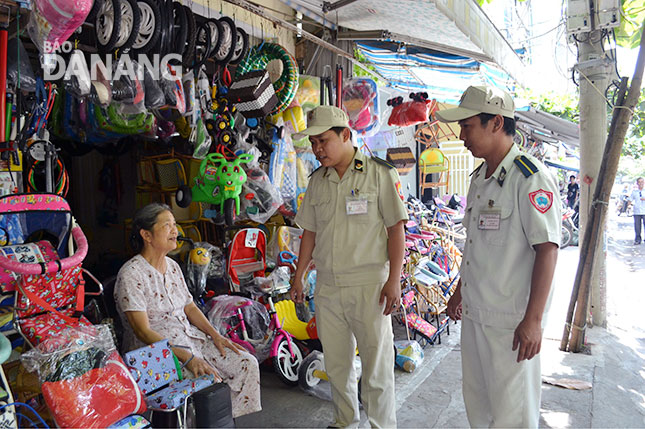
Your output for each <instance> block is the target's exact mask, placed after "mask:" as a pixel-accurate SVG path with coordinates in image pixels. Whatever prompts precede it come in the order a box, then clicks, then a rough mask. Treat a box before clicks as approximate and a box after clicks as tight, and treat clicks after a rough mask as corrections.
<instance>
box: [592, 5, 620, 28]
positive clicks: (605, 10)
mask: <svg viewBox="0 0 645 429" xmlns="http://www.w3.org/2000/svg"><path fill="white" fill-rule="evenodd" d="M620 8H621V6H620V0H594V21H595V24H596V30H601V29H604V28H614V27H618V26H619V25H620Z"/></svg>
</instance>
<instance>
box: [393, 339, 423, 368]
mask: <svg viewBox="0 0 645 429" xmlns="http://www.w3.org/2000/svg"><path fill="white" fill-rule="evenodd" d="M394 347H395V348H396V357H395V359H394V361H395V363H396V366H397V367H399V368H401V369H402V370H404V371H406V372H414V370H415V369H416V368H417V367H418V366H419V365H421V364H422V363H423V349H422V348H421V346H420V345H419V343H418V342H416V341H415V340H410V341H395V342H394Z"/></svg>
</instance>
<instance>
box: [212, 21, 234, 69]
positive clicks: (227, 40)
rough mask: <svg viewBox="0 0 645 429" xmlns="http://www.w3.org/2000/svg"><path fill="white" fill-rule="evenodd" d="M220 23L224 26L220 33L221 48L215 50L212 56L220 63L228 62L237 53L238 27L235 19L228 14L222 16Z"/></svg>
mask: <svg viewBox="0 0 645 429" xmlns="http://www.w3.org/2000/svg"><path fill="white" fill-rule="evenodd" d="M219 23H220V25H221V27H222V33H221V34H220V41H221V43H220V45H219V48H218V49H217V50H214V52H213V55H212V57H213V59H215V61H217V62H218V63H220V64H227V63H228V62H229V61H230V60H231V58H232V57H233V54H234V53H235V42H236V37H237V36H236V34H237V29H236V27H235V23H234V22H233V20H232V19H231V18H229V17H228V16H223V17H221V18H220V19H219Z"/></svg>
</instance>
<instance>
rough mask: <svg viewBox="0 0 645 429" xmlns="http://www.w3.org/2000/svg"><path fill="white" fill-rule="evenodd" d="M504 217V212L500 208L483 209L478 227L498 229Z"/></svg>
mask: <svg viewBox="0 0 645 429" xmlns="http://www.w3.org/2000/svg"><path fill="white" fill-rule="evenodd" d="M501 219H502V213H501V211H499V210H482V211H481V212H479V223H478V225H477V226H478V228H479V229H484V230H497V229H499V224H500V221H501Z"/></svg>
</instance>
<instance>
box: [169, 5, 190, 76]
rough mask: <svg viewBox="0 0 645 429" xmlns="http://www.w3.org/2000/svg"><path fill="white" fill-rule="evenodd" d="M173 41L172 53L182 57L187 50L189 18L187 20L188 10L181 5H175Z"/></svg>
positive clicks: (175, 62)
mask: <svg viewBox="0 0 645 429" xmlns="http://www.w3.org/2000/svg"><path fill="white" fill-rule="evenodd" d="M172 7H173V13H172V20H173V41H172V51H173V52H172V53H173V54H179V55H182V54H183V53H184V49H185V48H186V38H187V37H188V18H186V9H184V7H183V6H182V5H181V4H180V3H173V5H172ZM179 63H180V61H173V62H172V63H171V64H179Z"/></svg>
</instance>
